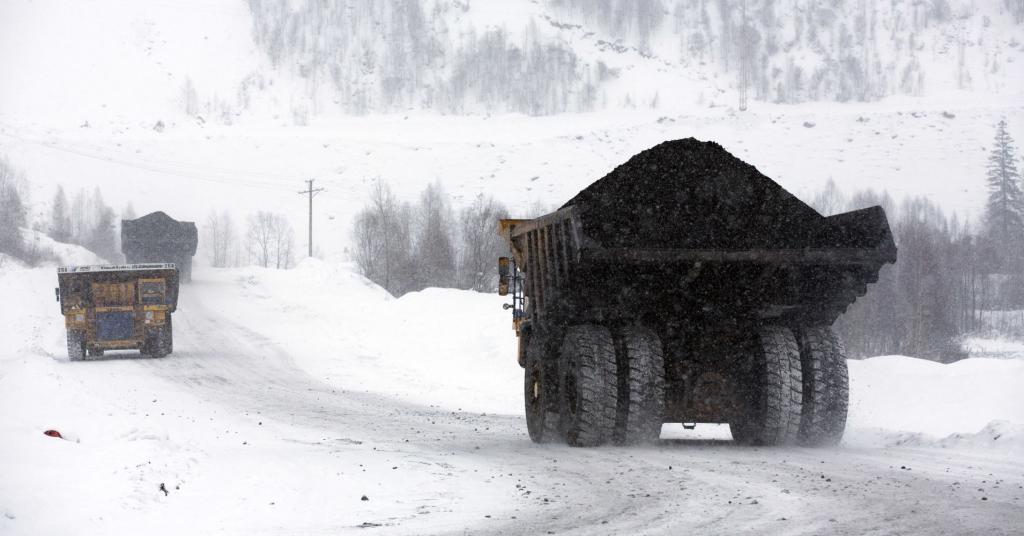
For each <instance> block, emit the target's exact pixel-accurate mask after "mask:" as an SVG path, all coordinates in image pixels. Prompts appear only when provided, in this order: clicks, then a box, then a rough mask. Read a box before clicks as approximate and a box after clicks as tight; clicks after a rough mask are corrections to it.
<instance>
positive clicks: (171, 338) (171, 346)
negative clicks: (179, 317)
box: [164, 313, 174, 354]
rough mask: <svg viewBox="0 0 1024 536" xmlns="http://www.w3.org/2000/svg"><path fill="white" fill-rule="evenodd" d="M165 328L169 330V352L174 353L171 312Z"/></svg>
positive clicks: (167, 343) (167, 345)
mask: <svg viewBox="0 0 1024 536" xmlns="http://www.w3.org/2000/svg"><path fill="white" fill-rule="evenodd" d="M164 330H165V331H166V332H167V342H166V344H165V345H166V347H167V353H168V354H174V329H173V328H172V327H171V314H170V313H168V314H167V325H166V326H164Z"/></svg>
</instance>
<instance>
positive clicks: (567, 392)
mask: <svg viewBox="0 0 1024 536" xmlns="http://www.w3.org/2000/svg"><path fill="white" fill-rule="evenodd" d="M558 394H559V396H558V400H559V427H558V428H559V432H560V434H561V435H562V436H563V437H565V440H566V442H567V443H569V445H571V446H574V447H596V446H598V445H602V444H604V443H607V442H609V441H611V440H612V439H613V435H614V432H615V417H616V413H617V407H616V402H617V398H618V397H617V395H618V365H617V364H616V361H615V346H614V344H613V342H612V334H611V332H610V331H608V329H607V328H605V327H602V326H597V325H592V324H583V325H578V326H572V327H570V328H569V329H568V330H566V333H565V337H564V338H563V339H562V346H561V350H560V352H559V382H558Z"/></svg>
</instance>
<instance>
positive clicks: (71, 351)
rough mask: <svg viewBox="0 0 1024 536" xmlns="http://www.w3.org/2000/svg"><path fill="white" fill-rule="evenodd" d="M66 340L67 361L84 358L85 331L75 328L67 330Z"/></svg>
mask: <svg viewBox="0 0 1024 536" xmlns="http://www.w3.org/2000/svg"><path fill="white" fill-rule="evenodd" d="M67 342H68V360H69V361H81V360H82V359H85V333H83V332H81V331H77V330H68V334H67Z"/></svg>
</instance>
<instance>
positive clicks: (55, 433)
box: [43, 430, 64, 439]
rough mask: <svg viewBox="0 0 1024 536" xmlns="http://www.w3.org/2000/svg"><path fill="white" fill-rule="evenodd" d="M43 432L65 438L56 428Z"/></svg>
mask: <svg viewBox="0 0 1024 536" xmlns="http://www.w3.org/2000/svg"><path fill="white" fill-rule="evenodd" d="M43 434H45V435H48V436H50V437H59V438H61V439H64V436H62V435H60V432H58V431H56V430H47V431H45V432H43Z"/></svg>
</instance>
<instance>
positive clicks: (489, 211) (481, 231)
mask: <svg viewBox="0 0 1024 536" xmlns="http://www.w3.org/2000/svg"><path fill="white" fill-rule="evenodd" d="M507 217H508V211H507V210H506V209H505V206H504V205H502V204H501V203H499V202H498V201H495V200H494V199H493V198H491V197H484V196H482V195H480V196H477V198H476V199H475V200H474V201H473V204H472V205H470V206H468V207H466V208H464V209H462V211H461V212H460V213H459V230H460V232H461V238H462V247H461V250H460V252H459V286H460V287H461V288H465V289H472V290H476V291H478V292H492V291H494V290H495V289H496V288H497V277H498V268H497V258H498V257H500V256H501V255H502V254H503V253H505V252H506V251H507V246H506V245H505V242H504V240H502V238H501V236H499V235H498V220H499V219H501V218H507Z"/></svg>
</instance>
